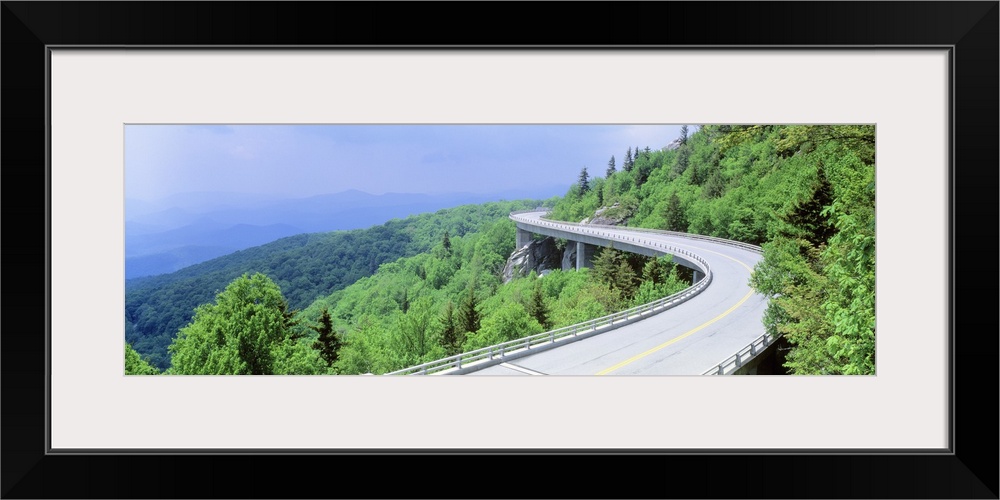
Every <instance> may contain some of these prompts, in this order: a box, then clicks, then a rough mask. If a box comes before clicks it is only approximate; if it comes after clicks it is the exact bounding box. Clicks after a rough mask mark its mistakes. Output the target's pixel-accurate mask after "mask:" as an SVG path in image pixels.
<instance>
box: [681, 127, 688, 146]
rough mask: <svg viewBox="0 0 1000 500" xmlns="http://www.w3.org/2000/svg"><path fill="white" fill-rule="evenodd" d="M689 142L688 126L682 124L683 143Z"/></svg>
mask: <svg viewBox="0 0 1000 500" xmlns="http://www.w3.org/2000/svg"><path fill="white" fill-rule="evenodd" d="M687 142H688V126H687V125H681V145H684V144H687Z"/></svg>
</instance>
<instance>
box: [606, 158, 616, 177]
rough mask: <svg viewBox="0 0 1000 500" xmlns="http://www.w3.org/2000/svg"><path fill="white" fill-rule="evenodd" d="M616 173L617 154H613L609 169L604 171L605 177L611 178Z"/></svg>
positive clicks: (609, 161)
mask: <svg viewBox="0 0 1000 500" xmlns="http://www.w3.org/2000/svg"><path fill="white" fill-rule="evenodd" d="M614 173H615V155H611V159H610V160H608V170H607V171H605V172H604V177H605V178H606V179H610V178H611V176H612V175H614Z"/></svg>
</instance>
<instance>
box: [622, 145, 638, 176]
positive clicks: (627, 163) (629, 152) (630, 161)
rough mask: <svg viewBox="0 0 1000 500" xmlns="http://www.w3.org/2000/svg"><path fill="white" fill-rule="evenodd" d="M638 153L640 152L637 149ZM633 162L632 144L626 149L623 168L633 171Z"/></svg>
mask: <svg viewBox="0 0 1000 500" xmlns="http://www.w3.org/2000/svg"><path fill="white" fill-rule="evenodd" d="M636 153H638V151H636ZM633 162H634V160H633V159H632V146H629V147H628V149H627V150H626V151H625V159H624V160H622V170H624V171H626V172H631V171H632V165H633Z"/></svg>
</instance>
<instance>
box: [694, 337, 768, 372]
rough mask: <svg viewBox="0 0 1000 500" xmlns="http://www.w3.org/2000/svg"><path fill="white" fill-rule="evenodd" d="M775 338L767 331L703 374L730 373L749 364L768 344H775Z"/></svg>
mask: <svg viewBox="0 0 1000 500" xmlns="http://www.w3.org/2000/svg"><path fill="white" fill-rule="evenodd" d="M775 340H777V339H776V338H771V336H770V335H768V334H766V333H765V334H763V335H761V336H760V337H757V338H756V339H754V340H753V342H750V343H749V344H747V346H746V347H744V348H742V349H740V350H739V351H736V354H733V355H732V356H729V357H728V358H726V359H724V360H722V362H720V363H719V364H717V365H715V366H713V367H712V368H709V369H708V370H705V371H704V372H703V373H702V375H729V374H730V373H733V372H735V371H736V370H738V369H740V367H741V366H743V365H745V364H747V362H749V361H750V360H751V359H753V358H755V357H757V355H758V354H760V353H762V352H764V350H765V349H767V346H769V345H771V344H773V343H774V341H775Z"/></svg>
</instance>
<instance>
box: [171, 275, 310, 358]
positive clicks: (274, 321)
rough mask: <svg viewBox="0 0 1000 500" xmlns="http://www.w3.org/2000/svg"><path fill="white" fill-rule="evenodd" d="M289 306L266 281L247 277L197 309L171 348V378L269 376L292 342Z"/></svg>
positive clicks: (268, 279) (257, 277) (259, 276)
mask: <svg viewBox="0 0 1000 500" xmlns="http://www.w3.org/2000/svg"><path fill="white" fill-rule="evenodd" d="M287 307H288V306H287V302H286V301H285V299H284V297H282V295H281V289H280V288H279V287H278V285H277V284H275V283H274V281H271V279H270V278H268V277H267V276H265V275H263V274H261V273H256V274H254V275H252V276H248V275H247V274H244V275H243V276H241V277H240V278H237V279H236V280H235V281H233V282H232V283H230V284H229V286H227V287H226V289H225V290H224V291H223V292H222V293H219V294H218V295H217V296H216V300H215V303H214V304H204V305H201V306H199V307H198V308H197V309H196V311H195V315H194V319H192V321H191V323H190V324H189V325H187V326H186V327H184V328H182V329H181V330H180V332H178V334H177V338H175V339H174V341H173V343H172V344H171V345H170V348H169V351H170V353H171V362H172V365H173V366H172V372H173V373H177V374H192V375H193V374H199V375H228V374H233V375H268V374H271V373H273V367H274V351H275V349H277V348H278V347H280V345H281V343H282V342H283V341H284V340H285V339H286V338H288V337H289V336H290V328H289V327H290V326H291V325H290V319H289V317H288V315H287V313H288V309H287Z"/></svg>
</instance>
